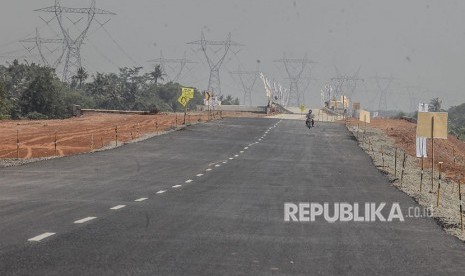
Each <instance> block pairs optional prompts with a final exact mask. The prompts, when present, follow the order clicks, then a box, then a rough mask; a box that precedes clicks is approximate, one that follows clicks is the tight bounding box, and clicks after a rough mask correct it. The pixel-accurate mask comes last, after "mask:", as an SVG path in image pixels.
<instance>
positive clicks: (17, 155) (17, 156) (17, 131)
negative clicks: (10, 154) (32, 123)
mask: <svg viewBox="0 0 465 276" xmlns="http://www.w3.org/2000/svg"><path fill="white" fill-rule="evenodd" d="M16 159H19V129H17V130H16Z"/></svg>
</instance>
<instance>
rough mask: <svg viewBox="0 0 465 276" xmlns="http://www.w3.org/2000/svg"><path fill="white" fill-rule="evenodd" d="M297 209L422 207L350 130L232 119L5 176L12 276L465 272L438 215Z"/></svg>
mask: <svg viewBox="0 0 465 276" xmlns="http://www.w3.org/2000/svg"><path fill="white" fill-rule="evenodd" d="M286 202H293V203H299V202H319V203H323V202H328V203H335V202H348V203H354V202H359V203H362V204H363V203H365V202H373V203H381V202H387V203H388V204H390V203H394V202H398V203H399V206H401V208H402V210H403V211H405V212H407V209H408V208H409V207H418V206H417V205H416V204H415V202H414V201H413V200H412V199H411V198H409V197H408V196H407V195H405V194H403V193H402V192H400V191H399V190H397V189H396V188H395V187H393V186H392V185H391V184H390V183H389V182H388V181H387V179H386V178H385V177H384V176H383V175H382V174H381V173H379V172H378V170H377V169H376V168H375V167H374V166H373V165H372V163H371V161H370V159H369V157H368V156H367V155H366V154H365V153H364V152H363V151H362V150H361V149H360V148H359V147H358V146H357V144H356V141H355V140H354V139H353V138H352V137H351V136H350V135H349V133H348V131H347V130H346V129H345V128H344V126H343V125H340V124H332V123H320V124H318V125H317V126H316V127H315V128H313V129H311V130H308V129H307V128H305V127H304V125H303V122H302V121H295V120H282V121H280V120H278V119H226V120H224V121H215V122H210V123H206V124H200V125H196V126H192V127H189V128H187V129H185V130H182V131H177V132H173V133H170V134H167V135H164V136H159V137H155V138H152V139H149V140H146V141H143V142H140V143H135V144H129V145H125V146H123V147H120V148H117V149H115V150H111V151H105V152H98V153H93V154H85V155H78V156H73V157H67V158H60V159H54V160H49V161H45V162H38V163H32V164H28V165H25V166H21V167H12V168H3V169H0V218H1V223H0V275H270V274H286V275H287V274H300V275H309V274H325V275H328V274H352V275H375V274H400V275H406V274H421V275H438V274H450V275H452V274H455V275H464V273H465V244H464V243H462V242H460V241H459V240H458V239H456V238H454V237H452V236H450V235H448V234H446V233H445V232H444V231H443V230H442V229H441V228H440V227H439V226H438V225H437V224H436V223H435V221H434V220H433V219H431V218H405V221H404V222H401V221H399V220H394V221H392V222H381V221H376V222H355V221H349V222H335V223H328V222H326V221H325V220H323V219H320V220H317V221H315V222H285V221H284V203H286ZM111 208H113V209H111Z"/></svg>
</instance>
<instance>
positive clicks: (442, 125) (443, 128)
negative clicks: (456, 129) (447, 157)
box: [417, 112, 448, 139]
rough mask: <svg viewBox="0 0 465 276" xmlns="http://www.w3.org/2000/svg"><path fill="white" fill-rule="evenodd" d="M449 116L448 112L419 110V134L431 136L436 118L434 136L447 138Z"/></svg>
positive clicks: (419, 135)
mask: <svg viewBox="0 0 465 276" xmlns="http://www.w3.org/2000/svg"><path fill="white" fill-rule="evenodd" d="M447 117H448V116H447V112H418V120H417V136H418V137H428V138H431V127H432V124H431V122H432V118H434V130H433V138H439V139H447Z"/></svg>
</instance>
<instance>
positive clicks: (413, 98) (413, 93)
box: [405, 85, 423, 111]
mask: <svg viewBox="0 0 465 276" xmlns="http://www.w3.org/2000/svg"><path fill="white" fill-rule="evenodd" d="M405 89H407V92H408V97H409V102H410V106H409V109H410V111H417V110H418V104H419V103H420V102H419V101H418V98H417V97H418V96H417V95H418V94H421V91H422V90H423V88H422V87H421V86H410V85H409V86H406V87H405ZM417 93H418V94H417Z"/></svg>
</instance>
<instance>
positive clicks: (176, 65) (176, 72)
mask: <svg viewBox="0 0 465 276" xmlns="http://www.w3.org/2000/svg"><path fill="white" fill-rule="evenodd" d="M149 62H152V63H158V64H160V66H161V69H162V70H163V73H165V75H166V77H167V78H168V81H170V82H178V81H179V79H180V77H181V74H182V72H183V71H184V68H185V67H186V65H187V64H192V63H197V62H195V61H192V60H190V59H187V58H186V53H184V55H183V57H182V58H165V57H164V56H163V52H162V51H160V57H159V58H157V59H152V60H149ZM168 68H169V70H168Z"/></svg>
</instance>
